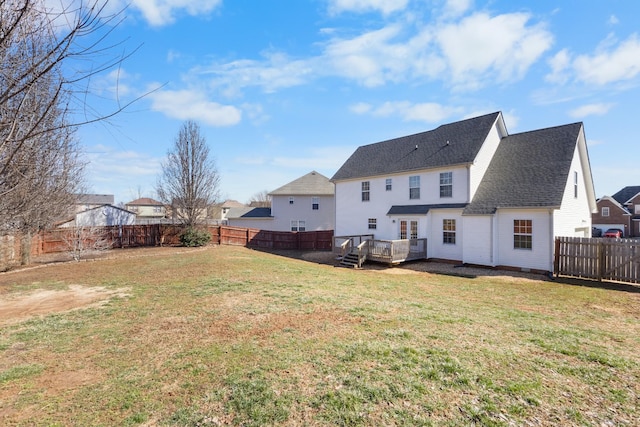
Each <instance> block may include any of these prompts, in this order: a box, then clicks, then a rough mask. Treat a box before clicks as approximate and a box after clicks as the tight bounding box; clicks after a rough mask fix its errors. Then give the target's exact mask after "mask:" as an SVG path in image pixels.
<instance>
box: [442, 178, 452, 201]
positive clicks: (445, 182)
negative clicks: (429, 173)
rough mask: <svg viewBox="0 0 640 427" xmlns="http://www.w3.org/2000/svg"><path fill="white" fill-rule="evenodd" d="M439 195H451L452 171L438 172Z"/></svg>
mask: <svg viewBox="0 0 640 427" xmlns="http://www.w3.org/2000/svg"><path fill="white" fill-rule="evenodd" d="M440 197H441V198H443V197H447V198H449V197H453V172H441V173H440Z"/></svg>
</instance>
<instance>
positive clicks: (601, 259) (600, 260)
mask: <svg viewBox="0 0 640 427" xmlns="http://www.w3.org/2000/svg"><path fill="white" fill-rule="evenodd" d="M597 248H598V282H602V277H603V276H604V264H605V262H604V261H605V256H604V242H602V241H600V242H598V245H597Z"/></svg>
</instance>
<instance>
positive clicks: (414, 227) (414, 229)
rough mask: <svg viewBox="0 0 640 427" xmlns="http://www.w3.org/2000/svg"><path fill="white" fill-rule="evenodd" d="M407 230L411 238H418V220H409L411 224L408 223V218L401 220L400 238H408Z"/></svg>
mask: <svg viewBox="0 0 640 427" xmlns="http://www.w3.org/2000/svg"><path fill="white" fill-rule="evenodd" d="M407 225H408V226H409V227H408V228H407ZM407 231H409V235H408V237H409V239H417V238H418V221H409V224H407V220H404V219H402V220H400V233H399V234H400V238H401V239H403V240H404V239H406V238H407Z"/></svg>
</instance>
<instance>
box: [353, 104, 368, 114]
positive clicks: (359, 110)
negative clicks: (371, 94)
mask: <svg viewBox="0 0 640 427" xmlns="http://www.w3.org/2000/svg"><path fill="white" fill-rule="evenodd" d="M349 110H350V111H351V112H352V113H355V114H366V113H368V112H369V111H371V104H367V103H366V102H358V103H357V104H353V105H351V106H350V107H349Z"/></svg>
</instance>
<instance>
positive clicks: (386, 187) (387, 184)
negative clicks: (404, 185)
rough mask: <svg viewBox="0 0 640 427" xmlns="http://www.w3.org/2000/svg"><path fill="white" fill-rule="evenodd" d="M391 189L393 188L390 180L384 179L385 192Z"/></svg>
mask: <svg viewBox="0 0 640 427" xmlns="http://www.w3.org/2000/svg"><path fill="white" fill-rule="evenodd" d="M392 188H393V181H392V180H391V178H387V179H385V180H384V189H385V191H391V189H392Z"/></svg>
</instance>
